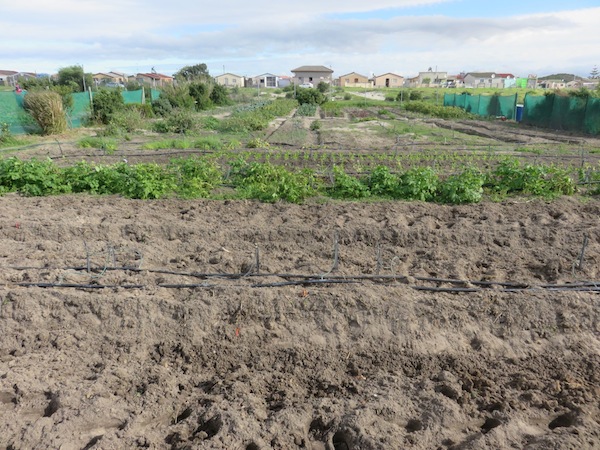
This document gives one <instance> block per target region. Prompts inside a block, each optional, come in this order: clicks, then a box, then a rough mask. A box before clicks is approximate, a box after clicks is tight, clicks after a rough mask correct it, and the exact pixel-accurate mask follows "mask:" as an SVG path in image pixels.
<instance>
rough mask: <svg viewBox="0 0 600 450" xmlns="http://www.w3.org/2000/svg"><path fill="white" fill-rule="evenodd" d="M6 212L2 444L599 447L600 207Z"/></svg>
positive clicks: (230, 204)
mask: <svg viewBox="0 0 600 450" xmlns="http://www.w3.org/2000/svg"><path fill="white" fill-rule="evenodd" d="M1 202H2V209H1V211H0V234H1V239H0V253H1V255H2V258H3V259H2V266H3V267H2V271H1V275H0V277H1V285H2V286H1V290H0V308H1V309H0V327H1V334H0V448H6V449H12V450H17V449H50V448H54V449H63V450H71V449H135V448H150V449H180V450H183V449H242V450H256V449H271V448H275V449H335V450H346V449H404V448H411V449H486V448H487V449H508V448H527V449H548V448H553V449H586V448H599V447H600V423H599V421H600V409H599V407H600V404H599V401H598V399H599V398H600V320H599V319H600V312H599V311H600V301H599V297H598V293H597V292H596V289H597V287H596V285H595V284H593V283H584V282H585V281H594V280H597V279H598V270H599V262H600V260H599V258H600V225H599V223H598V217H599V215H600V202H598V200H596V199H587V200H578V199H573V198H571V199H562V200H557V201H554V202H551V203H546V202H543V201H540V200H534V201H526V200H523V201H506V202H504V203H482V204H479V205H472V206H441V205H433V204H420V203H402V202H395V203H337V202H328V203H324V204H317V203H313V204H307V205H300V206H298V205H289V204H274V205H266V204H259V203H255V202H245V201H227V202H221V201H182V200H161V201H136V200H125V199H122V198H117V197H103V198H94V197H90V196H62V197H54V198H42V199H40V198H22V197H19V196H17V195H14V194H11V195H8V196H5V197H3V198H2V199H1ZM584 242H585V245H584Z"/></svg>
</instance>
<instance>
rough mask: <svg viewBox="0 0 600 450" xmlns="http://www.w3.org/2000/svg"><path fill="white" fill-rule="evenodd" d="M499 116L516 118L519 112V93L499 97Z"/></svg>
mask: <svg viewBox="0 0 600 450" xmlns="http://www.w3.org/2000/svg"><path fill="white" fill-rule="evenodd" d="M498 111H499V113H500V114H497V115H498V116H504V117H506V118H507V119H515V118H516V114H517V94H514V95H502V96H499V97H498Z"/></svg>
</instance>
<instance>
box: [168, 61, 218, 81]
mask: <svg viewBox="0 0 600 450" xmlns="http://www.w3.org/2000/svg"><path fill="white" fill-rule="evenodd" d="M208 78H210V75H209V73H208V67H207V66H206V64H204V63H201V64H196V65H194V66H185V67H183V68H181V69H179V71H178V72H177V73H176V74H175V79H177V80H179V81H203V80H206V79H208Z"/></svg>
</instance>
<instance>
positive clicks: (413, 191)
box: [398, 167, 439, 202]
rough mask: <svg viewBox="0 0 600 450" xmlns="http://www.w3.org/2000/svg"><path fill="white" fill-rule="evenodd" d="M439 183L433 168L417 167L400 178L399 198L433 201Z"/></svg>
mask: <svg viewBox="0 0 600 450" xmlns="http://www.w3.org/2000/svg"><path fill="white" fill-rule="evenodd" d="M438 183H439V180H438V175H437V173H436V172H435V170H433V169H432V168H431V167H415V168H413V169H410V170H408V171H406V172H404V173H403V174H402V175H401V176H400V179H399V184H398V196H399V198H402V199H405V200H420V201H423V202H427V201H431V200H433V199H434V197H435V194H436V191H437V187H438Z"/></svg>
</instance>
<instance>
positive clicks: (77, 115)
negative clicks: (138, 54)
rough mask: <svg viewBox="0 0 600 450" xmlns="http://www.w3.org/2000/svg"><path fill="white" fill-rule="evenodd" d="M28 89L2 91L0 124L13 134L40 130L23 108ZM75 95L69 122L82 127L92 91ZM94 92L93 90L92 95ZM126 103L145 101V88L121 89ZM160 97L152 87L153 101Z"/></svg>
mask: <svg viewBox="0 0 600 450" xmlns="http://www.w3.org/2000/svg"><path fill="white" fill-rule="evenodd" d="M26 93H27V92H26V91H22V92H21V93H19V94H18V93H16V92H14V91H13V92H0V124H2V123H6V124H8V127H9V130H10V132H11V133H13V134H24V133H32V132H36V131H38V130H39V127H38V126H37V124H36V123H35V121H34V120H33V119H32V118H31V116H30V115H29V114H27V112H25V110H24V109H23V98H24V97H25V94H26ZM72 95H73V108H71V110H70V111H69V113H68V123H69V125H70V126H71V127H72V128H78V127H81V126H82V125H83V124H84V123H85V121H86V119H87V118H88V117H89V115H90V111H91V107H90V93H89V92H76V93H74V94H72ZM93 95H94V93H93V92H92V96H93ZM121 95H122V96H123V101H124V102H125V104H142V103H144V90H143V89H138V90H137V91H121ZM159 97H160V91H157V90H156V89H152V90H151V91H150V98H151V99H152V101H154V100H156V99H157V98H159Z"/></svg>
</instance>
